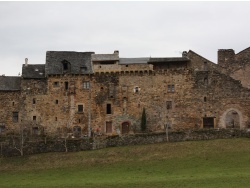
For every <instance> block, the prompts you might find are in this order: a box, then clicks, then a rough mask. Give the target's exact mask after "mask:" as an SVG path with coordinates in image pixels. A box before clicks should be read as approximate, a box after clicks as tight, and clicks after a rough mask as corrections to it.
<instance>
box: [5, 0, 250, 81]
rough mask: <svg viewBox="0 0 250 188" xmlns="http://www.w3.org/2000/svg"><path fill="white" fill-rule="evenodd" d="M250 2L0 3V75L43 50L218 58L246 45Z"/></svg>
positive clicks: (37, 59) (40, 58) (41, 57)
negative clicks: (223, 51) (220, 51)
mask: <svg viewBox="0 0 250 188" xmlns="http://www.w3.org/2000/svg"><path fill="white" fill-rule="evenodd" d="M249 10H250V2H197V1H196V2H187V1H185V2H131V1H130V2H87V1H85V2H0V58H1V60H0V63H1V68H0V75H2V74H5V75H6V76H17V75H18V73H19V72H20V73H21V69H22V64H23V63H24V59H25V58H26V57H27V58H29V63H30V64H44V63H45V58H46V51H50V50H51V51H79V52H84V51H94V52H95V53H113V51H114V50H119V51H120V57H149V56H151V57H179V56H181V52H182V51H188V50H190V49H191V50H193V51H195V52H196V53H198V54H200V55H202V56H204V57H205V58H207V59H209V60H211V61H213V62H215V63H216V62H217V50H218V49H234V50H235V53H238V52H239V51H242V50H244V49H245V48H248V47H249V46H250V41H249V40H250V37H249V35H250V25H249V19H250V11H249Z"/></svg>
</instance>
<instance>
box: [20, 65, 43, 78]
mask: <svg viewBox="0 0 250 188" xmlns="http://www.w3.org/2000/svg"><path fill="white" fill-rule="evenodd" d="M22 77H23V78H34V79H41V78H45V65H44V64H43V65H42V64H28V65H27V66H25V65H23V67H22Z"/></svg>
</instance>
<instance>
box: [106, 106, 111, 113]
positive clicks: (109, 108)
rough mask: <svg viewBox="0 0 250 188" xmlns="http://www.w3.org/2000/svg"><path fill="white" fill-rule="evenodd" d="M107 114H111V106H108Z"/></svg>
mask: <svg viewBox="0 0 250 188" xmlns="http://www.w3.org/2000/svg"><path fill="white" fill-rule="evenodd" d="M106 112H107V114H111V104H107V106H106Z"/></svg>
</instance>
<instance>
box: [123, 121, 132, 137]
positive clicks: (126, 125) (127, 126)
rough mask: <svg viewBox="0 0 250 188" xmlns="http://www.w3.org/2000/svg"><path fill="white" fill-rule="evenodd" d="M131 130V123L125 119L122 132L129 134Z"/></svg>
mask: <svg viewBox="0 0 250 188" xmlns="http://www.w3.org/2000/svg"><path fill="white" fill-rule="evenodd" d="M129 131H130V123H129V122H128V121H125V122H123V123H122V134H128V133H129Z"/></svg>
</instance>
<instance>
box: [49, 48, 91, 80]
mask: <svg viewBox="0 0 250 188" xmlns="http://www.w3.org/2000/svg"><path fill="white" fill-rule="evenodd" d="M93 53H94V52H70V51H47V52H46V65H45V74H46V75H56V74H64V73H65V72H64V70H63V62H67V63H68V64H69V69H68V71H67V73H68V74H92V73H93V69H92V63H91V54H93Z"/></svg>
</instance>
